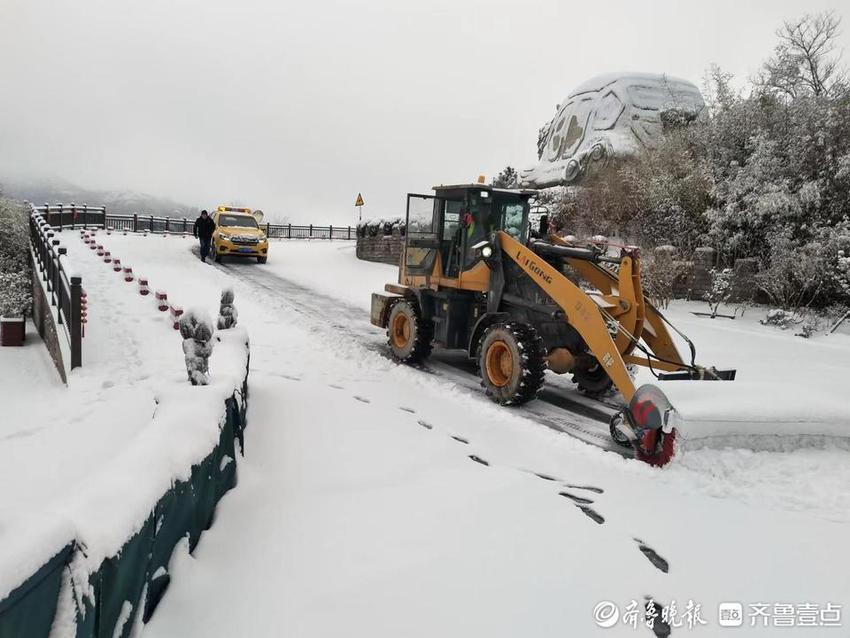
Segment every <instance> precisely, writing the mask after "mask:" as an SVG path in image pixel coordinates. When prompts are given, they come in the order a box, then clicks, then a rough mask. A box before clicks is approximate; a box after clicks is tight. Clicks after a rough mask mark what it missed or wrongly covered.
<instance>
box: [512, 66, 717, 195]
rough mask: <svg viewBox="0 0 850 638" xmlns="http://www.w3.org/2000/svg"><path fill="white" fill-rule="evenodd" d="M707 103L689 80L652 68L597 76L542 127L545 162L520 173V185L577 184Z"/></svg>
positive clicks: (541, 149)
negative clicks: (644, 71) (644, 70)
mask: <svg viewBox="0 0 850 638" xmlns="http://www.w3.org/2000/svg"><path fill="white" fill-rule="evenodd" d="M704 106H705V103H704V102H703V99H702V95H701V94H700V92H699V89H698V88H697V87H696V86H694V85H693V84H691V83H690V82H688V81H687V80H681V79H679V78H674V77H670V76H668V75H662V74H653V73H615V74H607V75H600V76H597V77H595V78H593V79H591V80H588V81H587V82H585V83H584V84H582V85H581V86H579V87H578V88H577V89H575V90H574V91H573V92H572V93H570V94H569V95H568V96H567V97H566V99H565V100H564V101H563V102H561V103H560V104H559V105H558V106H557V110H556V113H555V117H554V118H552V120H551V121H549V122H548V123H547V124H545V125H544V126H543V127H542V128H541V129H540V133H539V135H538V140H537V149H538V158H539V160H540V161H539V163H538V164H537V166H535V167H534V168H532V169H529V170H525V171H522V172H521V173H520V179H519V181H520V185H521V186H523V187H532V188H548V187H550V186H563V185H567V184H573V183H576V182H577V181H579V180H580V179H581V178H582V177H583V176H585V175H587V174H589V173H592V172H593V171H594V170H595V169H597V168H598V167H601V166H604V165H605V164H607V163H608V162H609V161H610V160H611V159H612V158H614V157H628V156H629V155H632V154H634V153H635V152H636V151H638V150H639V149H640V148H642V147H644V146H651V145H652V144H653V143H655V141H656V140H658V138H659V137H660V136H661V134H662V132H663V130H664V127H665V126H666V125H668V124H673V123H676V124H678V123H683V122H688V121H690V120H693V119H694V118H695V117H696V116H697V115H698V114H699V113H700V111H702V109H703V108H704Z"/></svg>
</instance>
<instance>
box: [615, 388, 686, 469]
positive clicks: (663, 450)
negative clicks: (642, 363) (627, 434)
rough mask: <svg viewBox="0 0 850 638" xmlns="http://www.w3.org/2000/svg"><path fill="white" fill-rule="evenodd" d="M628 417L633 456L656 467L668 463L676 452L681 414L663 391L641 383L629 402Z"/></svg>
mask: <svg viewBox="0 0 850 638" xmlns="http://www.w3.org/2000/svg"><path fill="white" fill-rule="evenodd" d="M628 417H629V422H630V423H631V425H632V428H633V430H634V433H635V437H636V439H635V440H634V441H633V443H632V444H633V446H634V449H635V458H637V459H638V460H640V461H643V462H644V463H648V464H649V465H654V466H657V467H661V466H663V465H666V464H667V463H669V462H670V461H671V460H672V458H673V456H674V454H675V452H676V437H677V436H678V433H679V430H680V429H681V417H680V416H679V413H678V412H676V408H674V407H673V406H672V405H671V404H670V401H669V399H667V397H666V396H665V395H664V393H663V392H662V391H661V390H659V389H658V388H657V387H655V386H654V385H651V384H646V385H642V386H641V387H639V388H638V389H637V391H636V392H635V394H634V396H633V397H632V400H631V401H630V402H629V407H628Z"/></svg>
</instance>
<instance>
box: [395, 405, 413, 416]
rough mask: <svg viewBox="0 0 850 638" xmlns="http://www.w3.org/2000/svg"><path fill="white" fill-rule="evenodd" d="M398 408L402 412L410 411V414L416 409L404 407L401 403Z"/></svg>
mask: <svg viewBox="0 0 850 638" xmlns="http://www.w3.org/2000/svg"><path fill="white" fill-rule="evenodd" d="M398 409H399V410H403V411H404V412H410V413H411V414H416V410H414V409H413V408H406V407H404V406H403V405H400V406H398Z"/></svg>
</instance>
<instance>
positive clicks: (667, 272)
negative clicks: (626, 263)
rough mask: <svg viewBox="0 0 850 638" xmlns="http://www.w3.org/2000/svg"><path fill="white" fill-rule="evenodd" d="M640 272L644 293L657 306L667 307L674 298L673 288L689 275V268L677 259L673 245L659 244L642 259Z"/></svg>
mask: <svg viewBox="0 0 850 638" xmlns="http://www.w3.org/2000/svg"><path fill="white" fill-rule="evenodd" d="M640 274H641V285H642V286H643V291H644V293H646V294H647V295H648V296H649V298H650V299H651V300H652V302H653V303H654V304H655V305H656V306H659V307H661V308H667V306H668V305H669V304H670V300H671V299H673V288H674V286H675V284H676V282H677V281H679V280H680V279H681V278H682V277H685V276H686V275H687V268H686V265H685V264H684V263H683V262H681V261H677V260H676V255H675V249H674V248H673V247H672V246H659V247H658V248H657V249H656V250H655V251H653V252H652V253H650V254H649V255H647V256H646V257H644V258H643V259H642V260H641V263H640Z"/></svg>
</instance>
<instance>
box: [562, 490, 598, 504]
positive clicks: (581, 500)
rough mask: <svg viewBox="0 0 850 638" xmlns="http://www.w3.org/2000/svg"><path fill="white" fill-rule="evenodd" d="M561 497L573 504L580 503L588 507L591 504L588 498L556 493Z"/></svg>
mask: <svg viewBox="0 0 850 638" xmlns="http://www.w3.org/2000/svg"><path fill="white" fill-rule="evenodd" d="M558 493H559V494H560V495H561V496H564V497H566V498H568V499H570V500H571V501H572V502H573V503H581V504H582V505H590V504H591V503H593V501H592V500H590V499H589V498H584V497H583V496H576V495H575V494H570V493H569V492H558Z"/></svg>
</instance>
